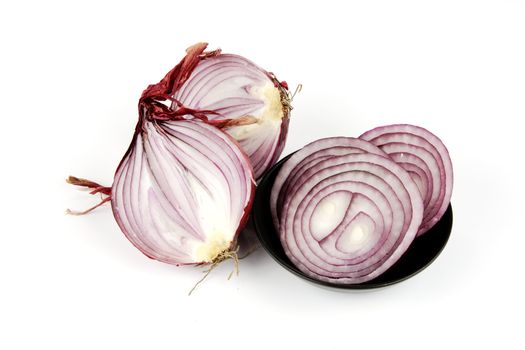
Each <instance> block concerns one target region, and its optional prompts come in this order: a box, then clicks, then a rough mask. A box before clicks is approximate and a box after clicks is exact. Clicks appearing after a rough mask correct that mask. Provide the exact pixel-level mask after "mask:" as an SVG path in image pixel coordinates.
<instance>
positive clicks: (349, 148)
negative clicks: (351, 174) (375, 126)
mask: <svg viewBox="0 0 525 350" xmlns="http://www.w3.org/2000/svg"><path fill="white" fill-rule="evenodd" d="M364 152H370V153H376V154H380V155H384V156H386V154H385V152H383V151H381V150H380V149H379V148H377V147H376V146H374V145H372V144H371V143H369V142H366V141H363V140H360V139H355V138H352V137H330V138H325V139H320V140H317V141H315V142H312V143H310V144H308V145H306V146H304V147H303V148H302V149H301V150H300V151H299V152H296V153H295V154H294V155H293V156H292V157H290V159H288V160H287V161H286V163H284V164H283V166H282V168H281V170H280V171H279V174H278V175H277V177H276V178H275V182H274V185H273V189H272V193H271V197H270V208H271V211H272V219H273V222H274V225H275V227H279V220H278V216H277V213H278V212H281V210H282V206H283V201H284V195H285V194H286V192H287V190H288V186H289V185H290V183H294V182H295V181H296V179H298V178H299V177H301V176H302V175H303V174H304V172H305V171H306V170H308V169H309V168H310V167H312V166H313V165H315V164H317V163H319V162H320V161H322V160H324V159H327V158H331V157H334V156H340V155H345V154H351V153H364Z"/></svg>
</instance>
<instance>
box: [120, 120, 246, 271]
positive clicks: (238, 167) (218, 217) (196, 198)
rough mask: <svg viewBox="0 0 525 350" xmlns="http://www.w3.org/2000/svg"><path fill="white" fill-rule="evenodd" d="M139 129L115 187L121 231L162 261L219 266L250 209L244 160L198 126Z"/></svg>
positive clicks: (217, 134) (231, 144) (226, 141)
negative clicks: (218, 262)
mask: <svg viewBox="0 0 525 350" xmlns="http://www.w3.org/2000/svg"><path fill="white" fill-rule="evenodd" d="M139 123H140V122H139ZM137 130H139V131H140V132H137V133H136V134H135V136H134V138H133V141H132V144H131V146H130V149H129V150H128V152H127V154H126V155H125V156H124V158H123V160H122V162H121V163H120V165H119V167H118V169H117V172H116V174H115V180H114V183H113V186H112V188H111V205H112V208H113V214H114V216H115V219H116V221H117V223H118V224H119V226H120V228H121V230H122V232H124V234H125V235H126V237H127V238H128V239H129V240H130V241H131V243H133V245H134V246H135V247H137V248H138V249H139V250H140V251H141V252H142V253H144V254H145V255H147V256H148V257H150V258H153V259H156V260H159V261H162V262H166V263H170V264H176V265H179V264H197V263H214V262H217V261H218V260H220V259H221V258H222V257H224V256H225V254H226V253H227V252H230V251H231V250H232V249H234V247H235V243H236V240H237V236H238V234H239V233H240V230H241V229H242V227H243V226H244V224H245V222H246V220H247V218H248V214H249V212H250V209H251V204H252V199H253V194H254V189H255V183H254V179H253V172H252V168H251V166H250V164H249V161H248V159H247V157H246V155H245V154H244V153H243V152H242V151H241V150H240V148H239V147H238V144H237V143H236V142H235V141H234V140H233V139H231V138H230V137H229V136H228V135H226V134H225V133H223V132H222V131H220V130H218V129H217V128H215V127H213V126H210V125H208V124H206V123H204V122H202V121H199V120H176V121H148V120H143V121H142V123H141V125H140V127H138V128H137Z"/></svg>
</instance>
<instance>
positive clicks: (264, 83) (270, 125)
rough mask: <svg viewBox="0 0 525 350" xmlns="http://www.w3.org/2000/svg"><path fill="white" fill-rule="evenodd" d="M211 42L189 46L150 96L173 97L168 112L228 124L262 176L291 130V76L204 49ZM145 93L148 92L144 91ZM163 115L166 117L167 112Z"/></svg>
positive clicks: (155, 97)
mask: <svg viewBox="0 0 525 350" xmlns="http://www.w3.org/2000/svg"><path fill="white" fill-rule="evenodd" d="M206 46H207V44H205V43H200V44H197V45H194V46H192V47H190V48H189V49H188V53H187V56H186V57H185V58H184V59H183V60H182V62H181V63H179V65H177V67H179V69H177V67H175V68H174V69H173V70H172V71H171V72H170V73H168V74H167V75H166V77H165V78H164V79H163V80H162V81H161V82H159V84H156V85H152V86H151V87H150V88H151V90H152V91H151V92H153V93H150V92H148V94H147V95H149V96H148V97H150V98H151V97H153V99H155V100H157V101H170V102H171V106H170V108H169V109H166V108H165V107H163V106H158V108H159V109H161V110H162V111H161V112H162V113H159V115H160V114H163V116H165V115H170V117H169V118H168V119H173V116H174V115H177V116H179V118H181V117H182V116H183V115H185V116H186V117H188V116H189V115H192V116H193V117H197V118H201V119H203V120H205V121H206V122H208V123H210V124H212V125H215V126H217V127H219V128H222V129H223V130H224V131H226V132H227V133H228V134H230V135H231V136H232V137H233V138H234V139H236V140H237V141H238V142H239V144H240V146H241V148H242V149H243V150H244V151H245V152H246V154H247V155H248V157H249V158H250V161H251V163H252V166H253V168H254V172H255V177H256V178H259V177H260V176H262V174H263V173H264V172H265V171H266V170H267V169H268V168H269V167H271V166H272V165H273V164H275V162H276V161H277V160H278V158H279V156H280V155H281V153H282V151H283V148H284V145H285V142H286V136H287V132H288V124H289V115H290V110H291V105H290V102H291V98H292V96H291V95H290V93H289V92H288V85H287V84H286V82H279V80H277V78H276V77H275V76H274V75H273V74H272V73H269V72H267V71H265V70H264V69H262V68H260V67H259V66H257V65H256V64H254V63H253V62H251V61H249V60H247V59H246V58H244V57H241V56H237V55H232V54H222V53H221V52H220V50H216V51H211V52H204V50H205V48H206ZM143 97H144V96H143ZM163 116H161V117H163Z"/></svg>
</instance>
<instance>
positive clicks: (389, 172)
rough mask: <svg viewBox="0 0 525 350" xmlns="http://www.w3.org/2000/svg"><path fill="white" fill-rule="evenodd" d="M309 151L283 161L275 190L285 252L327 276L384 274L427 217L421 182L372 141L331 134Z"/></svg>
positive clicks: (350, 279) (348, 278) (354, 278)
mask: <svg viewBox="0 0 525 350" xmlns="http://www.w3.org/2000/svg"><path fill="white" fill-rule="evenodd" d="M341 144H344V145H345V146H339V145H341ZM332 148H335V149H332ZM305 149H306V151H305ZM305 149H303V150H300V151H299V152H297V153H296V155H297V156H296V155H294V156H292V157H291V158H290V159H289V160H288V161H287V162H286V163H285V165H283V168H282V169H281V171H280V173H279V175H278V177H277V178H278V179H279V182H276V184H275V185H274V188H273V189H272V195H273V196H272V199H271V205H272V208H274V209H273V210H274V215H276V216H277V220H278V222H279V223H280V224H279V234H280V239H281V243H282V245H283V248H284V250H285V253H286V254H287V256H288V257H289V258H290V260H291V261H292V262H293V263H294V264H295V265H296V266H297V267H298V268H299V269H300V270H301V271H303V272H304V273H305V274H307V275H309V276H311V277H313V278H316V279H318V280H322V281H328V282H332V283H341V284H355V283H362V282H366V281H369V280H371V279H373V278H375V277H377V276H379V275H380V274H382V273H383V272H384V271H386V270H387V269H388V268H389V267H390V266H392V265H393V264H394V263H395V262H396V261H397V260H398V259H399V258H400V257H401V255H402V254H403V253H404V252H405V251H406V249H407V248H408V247H409V246H410V244H411V243H412V241H413V239H414V237H415V236H416V232H417V230H418V227H419V225H420V223H421V219H422V217H423V201H422V198H421V195H420V193H419V190H418V188H417V185H416V184H415V182H414V180H412V178H411V177H410V175H409V174H408V172H407V171H406V170H404V169H403V168H402V167H401V166H399V165H398V164H397V163H396V162H394V161H393V160H392V159H390V158H388V156H386V154H385V153H384V152H382V151H381V150H379V149H378V148H377V147H375V146H373V145H372V144H370V143H368V142H361V140H356V139H351V138H331V139H323V140H319V141H316V142H313V143H311V144H309V145H308V146H307V147H305ZM341 154H343V155H341ZM289 161H292V162H291V163H289V165H287V163H288V162H289ZM285 184H287V185H286V188H285V187H284V185H285ZM280 196H281V201H282V203H280V204H277V201H278V200H279V197H280ZM279 208H280V209H279Z"/></svg>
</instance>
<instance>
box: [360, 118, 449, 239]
mask: <svg viewBox="0 0 525 350" xmlns="http://www.w3.org/2000/svg"><path fill="white" fill-rule="evenodd" d="M359 138H361V139H363V140H367V141H370V142H372V143H373V144H374V145H376V146H378V147H379V148H381V149H382V150H383V151H385V152H386V153H387V154H388V155H389V156H390V157H391V158H392V159H393V160H395V161H396V162H397V163H398V164H399V165H401V166H402V167H403V168H405V169H406V170H407V171H408V172H409V173H410V175H411V176H412V178H413V179H414V181H415V182H416V184H417V186H418V188H419V191H420V193H421V196H422V197H423V200H424V205H425V211H424V215H423V222H422V224H421V227H420V228H419V231H418V235H421V234H423V233H425V232H427V231H428V230H429V229H430V228H432V227H433V226H434V225H435V224H436V223H437V222H438V221H439V220H440V219H441V217H442V216H443V214H444V213H445V211H446V210H447V208H448V205H449V203H450V198H451V196H452V184H453V171H452V161H451V160H450V156H449V153H448V151H447V148H446V147H445V145H444V144H443V142H442V141H441V140H440V139H439V138H438V137H437V136H436V135H434V134H432V133H431V132H430V131H428V130H426V129H424V128H421V127H419V126H414V125H408V124H395V125H387V126H381V127H378V128H375V129H372V130H370V131H367V132H365V133H364V134H363V135H361V136H360V137H359Z"/></svg>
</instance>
